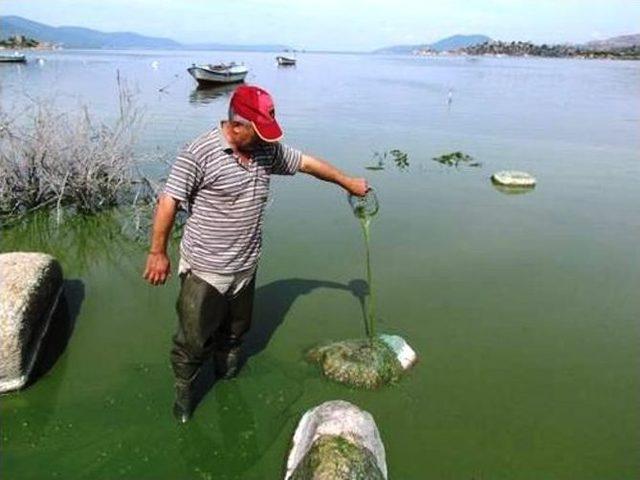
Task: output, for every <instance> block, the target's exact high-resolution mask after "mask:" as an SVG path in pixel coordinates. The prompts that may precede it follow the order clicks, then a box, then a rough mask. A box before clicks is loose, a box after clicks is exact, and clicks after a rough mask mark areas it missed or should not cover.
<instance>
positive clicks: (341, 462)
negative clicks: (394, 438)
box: [290, 435, 385, 480]
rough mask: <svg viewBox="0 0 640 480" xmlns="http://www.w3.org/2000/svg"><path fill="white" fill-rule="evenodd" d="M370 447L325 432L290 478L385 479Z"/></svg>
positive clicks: (321, 479) (293, 479) (318, 479)
mask: <svg viewBox="0 0 640 480" xmlns="http://www.w3.org/2000/svg"><path fill="white" fill-rule="evenodd" d="M384 478H385V477H384V475H383V474H382V472H381V471H380V468H378V464H377V463H376V459H375V457H374V455H373V453H371V452H370V451H369V450H368V449H367V448H365V447H363V446H359V445H356V444H355V443H352V442H351V441H349V440H347V439H346V438H344V437H341V436H339V435H321V436H319V437H318V438H317V439H316V440H315V441H314V442H313V445H312V446H311V448H310V449H309V451H308V452H307V454H306V455H305V456H304V459H303V460H302V461H301V462H300V464H299V465H298V466H297V467H296V469H295V471H294V472H293V475H292V476H291V477H290V480H384Z"/></svg>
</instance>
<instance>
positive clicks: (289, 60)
mask: <svg viewBox="0 0 640 480" xmlns="http://www.w3.org/2000/svg"><path fill="white" fill-rule="evenodd" d="M276 60H277V61H278V65H281V66H285V67H289V66H293V65H295V64H296V59H295V58H293V57H285V56H284V55H278V56H277V57H276Z"/></svg>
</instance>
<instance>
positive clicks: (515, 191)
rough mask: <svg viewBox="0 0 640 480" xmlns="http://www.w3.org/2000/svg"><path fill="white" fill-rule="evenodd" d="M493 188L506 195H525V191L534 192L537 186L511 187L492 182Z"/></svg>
mask: <svg viewBox="0 0 640 480" xmlns="http://www.w3.org/2000/svg"><path fill="white" fill-rule="evenodd" d="M491 184H492V185H493V188H495V189H496V190H497V191H498V192H500V193H502V194H504V195H523V194H525V193H529V192H533V190H534V189H535V187H509V186H507V185H500V184H499V183H496V182H493V181H492V182H491Z"/></svg>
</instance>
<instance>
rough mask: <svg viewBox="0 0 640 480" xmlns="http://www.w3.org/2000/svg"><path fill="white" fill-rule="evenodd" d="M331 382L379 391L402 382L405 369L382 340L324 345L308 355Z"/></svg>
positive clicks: (371, 339)
mask: <svg viewBox="0 0 640 480" xmlns="http://www.w3.org/2000/svg"><path fill="white" fill-rule="evenodd" d="M307 360H309V361H310V362H313V363H317V364H319V365H320V369H321V370H322V373H323V374H324V376H326V377H327V378H330V379H331V380H334V381H336V382H338V383H343V384H345V385H350V386H352V387H357V388H364V389H369V390H372V389H375V388H378V387H381V386H383V385H386V384H389V383H393V382H395V381H397V380H398V379H399V378H400V375H401V374H402V366H401V365H400V362H399V361H398V359H397V358H396V355H395V353H394V352H393V350H391V348H390V347H389V346H388V345H387V344H386V343H384V342H383V341H382V340H380V338H377V337H376V338H363V339H355V340H343V341H340V342H332V343H328V344H325V345H320V346H318V347H315V348H313V349H311V350H310V351H309V352H308V353H307Z"/></svg>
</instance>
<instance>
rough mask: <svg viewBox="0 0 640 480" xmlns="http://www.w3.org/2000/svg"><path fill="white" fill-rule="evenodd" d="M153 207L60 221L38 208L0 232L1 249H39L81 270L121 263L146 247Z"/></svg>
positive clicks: (75, 270)
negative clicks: (103, 262) (108, 263)
mask: <svg viewBox="0 0 640 480" xmlns="http://www.w3.org/2000/svg"><path fill="white" fill-rule="evenodd" d="M151 209H152V207H151V206H149V207H148V210H149V211H147V210H144V213H140V219H137V218H136V215H138V213H137V211H134V210H133V209H119V210H115V209H114V210H110V211H106V212H102V213H100V214H95V215H69V216H68V217H67V218H65V219H64V221H63V222H62V223H60V224H58V223H57V222H56V218H55V217H56V216H55V214H52V213H49V212H36V213H34V214H33V215H31V216H29V217H25V218H23V219H22V220H21V221H20V222H19V223H17V224H16V225H13V226H11V227H5V228H3V229H2V230H1V231H0V232H1V233H0V251H2V252H11V251H38V252H44V253H48V254H50V255H53V256H54V257H56V258H57V259H58V260H59V261H60V263H61V264H62V265H65V266H72V270H73V271H74V272H75V273H77V274H81V273H83V272H85V271H86V270H87V269H88V268H90V267H91V266H92V265H95V264H97V263H99V262H101V261H108V262H111V263H118V262H119V261H120V260H122V258H123V256H124V257H126V255H127V254H133V253H139V252H141V251H142V249H143V248H146V243H147V240H146V236H147V232H148V231H149V230H148V227H147V226H146V224H145V225H142V223H143V222H146V221H148V219H149V218H151V211H150V210H151Z"/></svg>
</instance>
